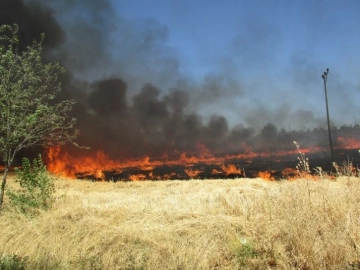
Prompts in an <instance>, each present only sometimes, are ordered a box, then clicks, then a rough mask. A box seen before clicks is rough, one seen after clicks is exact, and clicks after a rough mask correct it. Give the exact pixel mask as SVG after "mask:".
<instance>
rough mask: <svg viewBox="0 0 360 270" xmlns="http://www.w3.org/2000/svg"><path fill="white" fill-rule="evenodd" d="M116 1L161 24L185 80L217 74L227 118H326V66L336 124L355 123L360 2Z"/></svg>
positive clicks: (135, 16)
mask: <svg viewBox="0 0 360 270" xmlns="http://www.w3.org/2000/svg"><path fill="white" fill-rule="evenodd" d="M113 3H114V6H115V7H116V12H117V13H118V15H119V16H120V17H122V18H126V19H127V20H129V21H131V22H140V21H142V22H144V21H148V22H149V23H154V22H156V24H158V25H160V26H162V27H164V32H166V33H165V34H164V39H163V43H165V44H166V47H167V48H168V49H169V50H170V49H171V50H172V51H173V53H174V55H176V58H177V59H178V61H179V63H178V65H179V67H178V70H179V71H180V72H181V73H182V74H184V75H185V76H186V77H187V78H191V79H192V80H193V82H195V83H198V84H202V83H204V81H205V82H206V80H212V79H211V78H212V77H211V76H215V77H216V76H220V77H221V79H222V80H223V81H224V85H225V87H223V88H226V87H227V86H228V85H230V86H229V87H233V89H232V90H231V91H230V90H229V91H227V90H224V89H223V90H222V91H219V93H217V94H219V95H224V96H226V98H224V99H223V101H222V99H221V98H219V99H218V100H217V104H218V105H219V104H220V106H219V111H220V112H223V113H225V114H226V112H225V111H227V110H228V109H230V110H228V113H227V114H228V115H229V117H230V119H236V118H237V117H239V114H241V111H242V109H241V108H243V109H244V111H246V114H247V115H248V114H250V115H248V116H247V117H251V116H254V117H256V114H260V115H263V119H264V120H263V121H265V122H266V121H267V120H271V119H266V118H267V116H266V114H267V111H268V110H270V111H271V112H272V113H274V111H278V113H277V114H274V116H272V117H273V118H275V119H276V118H277V117H278V116H282V117H283V115H284V114H287V113H289V115H290V114H293V115H292V118H296V117H299V118H302V117H305V118H306V117H309V114H306V113H304V116H296V114H297V112H296V110H300V111H307V112H313V114H314V115H312V116H311V115H310V117H314V118H323V117H325V107H324V106H325V105H324V92H323V81H322V79H321V74H322V72H323V71H325V70H326V68H329V69H330V73H329V78H328V89H329V100H330V101H329V102H330V106H331V107H330V109H331V116H332V117H333V119H334V121H335V122H336V123H338V124H340V122H341V124H342V123H346V124H354V121H355V118H356V115H358V114H359V112H360V109H358V104H360V97H359V91H360V80H359V79H360V77H359V74H360V65H359V63H360V53H359V48H360V30H359V26H360V16H359V13H360V1H356V0H348V1H340V0H328V1H325V0H310V1H308V0H302V1H291V0H284V1H282V0H274V1H260V0H254V1H235V0H227V1H215V0H207V1H204V0H198V1H192V0H181V1H170V0H168V1H166V0H152V1H140V0H132V1H115V0H114V1H113ZM151 19H153V20H151ZM229 80H230V82H228V81H229ZM236 88H237V89H236ZM203 94H204V93H203ZM210 103H211V102H210ZM212 108H213V107H211V108H204V109H203V111H204V112H206V111H207V110H211V109H212ZM235 108H238V110H237V111H235V110H234V109H235ZM252 110H253V112H252V113H249V112H251V111H252ZM230 111H231V112H230ZM290 111H291V112H290ZM300 115H301V112H300ZM288 120H289V121H291V119H288ZM304 120H306V119H304ZM308 120H309V121H312V120H316V119H308ZM318 120H319V119H318ZM274 121H275V120H274ZM295 121H297V120H295ZM299 121H300V120H299ZM319 121H320V122H321V121H322V120H319ZM286 122H287V121H283V123H282V124H283V125H285V123H286ZM359 122H360V116H359Z"/></svg>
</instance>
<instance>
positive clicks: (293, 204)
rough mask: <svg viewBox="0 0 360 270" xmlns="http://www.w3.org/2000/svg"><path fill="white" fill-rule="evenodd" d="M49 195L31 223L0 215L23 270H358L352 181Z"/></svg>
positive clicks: (68, 187) (90, 189)
mask: <svg viewBox="0 0 360 270" xmlns="http://www.w3.org/2000/svg"><path fill="white" fill-rule="evenodd" d="M9 185H10V186H12V185H14V183H13V178H11V177H10V178H9ZM56 188H57V191H56V202H55V204H54V206H53V208H52V209H51V210H49V211H47V212H41V213H40V214H39V215H38V216H35V217H33V218H29V217H25V216H24V215H22V214H19V213H14V211H13V210H11V209H7V208H6V207H5V209H4V211H3V213H2V215H1V216H0V228H1V234H0V243H1V246H0V253H2V254H3V255H5V254H16V255H18V256H20V257H26V256H27V257H28V261H29V265H31V267H32V268H33V269H40V268H43V269H360V179H359V178H349V177H343V178H337V179H335V180H318V181H314V180H305V179H303V180H295V181H276V182H275V181H273V182H270V181H264V180H261V179H235V180H190V181H157V182H155V181H142V182H118V183H111V182H96V183H95V182H89V181H80V180H66V179H59V180H57V181H56ZM5 203H6V202H5Z"/></svg>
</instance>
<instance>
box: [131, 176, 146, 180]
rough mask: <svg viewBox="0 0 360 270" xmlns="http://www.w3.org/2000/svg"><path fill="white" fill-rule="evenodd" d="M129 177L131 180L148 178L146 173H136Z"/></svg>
mask: <svg viewBox="0 0 360 270" xmlns="http://www.w3.org/2000/svg"><path fill="white" fill-rule="evenodd" d="M129 179H130V180H131V181H139V180H146V175H145V174H134V175H130V176H129Z"/></svg>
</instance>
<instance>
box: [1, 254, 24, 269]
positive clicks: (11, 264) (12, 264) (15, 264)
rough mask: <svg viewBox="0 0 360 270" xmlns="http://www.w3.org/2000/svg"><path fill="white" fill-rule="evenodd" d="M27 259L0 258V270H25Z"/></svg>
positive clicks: (14, 257) (10, 256) (16, 257)
mask: <svg viewBox="0 0 360 270" xmlns="http://www.w3.org/2000/svg"><path fill="white" fill-rule="evenodd" d="M27 263H28V258H27V257H25V258H22V257H19V256H17V255H6V256H1V257H0V270H25V269H27V267H26V266H27Z"/></svg>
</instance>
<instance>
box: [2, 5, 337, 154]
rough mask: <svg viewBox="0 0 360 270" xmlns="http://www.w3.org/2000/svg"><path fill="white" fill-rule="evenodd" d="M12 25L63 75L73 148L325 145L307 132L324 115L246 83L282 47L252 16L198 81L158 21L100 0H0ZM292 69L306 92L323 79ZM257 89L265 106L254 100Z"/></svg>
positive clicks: (219, 149)
mask: <svg viewBox="0 0 360 270" xmlns="http://www.w3.org/2000/svg"><path fill="white" fill-rule="evenodd" d="M254 20H255V21H254ZM13 23H17V24H18V25H19V28H20V41H21V46H20V48H21V49H23V48H25V46H26V45H28V44H30V43H31V41H32V40H33V39H37V40H38V39H39V38H40V34H41V33H45V41H44V43H43V45H44V49H45V50H44V57H45V59H46V60H57V61H59V62H60V63H61V64H62V65H64V66H65V67H66V69H67V71H68V73H67V75H66V76H65V77H64V78H63V89H64V92H63V93H62V96H61V98H72V99H75V100H76V101H77V105H76V107H75V109H74V112H73V114H74V116H76V117H77V118H78V127H79V129H80V132H81V134H80V137H79V142H80V144H83V145H87V146H90V147H91V148H92V149H95V150H96V149H101V150H104V151H105V152H106V153H107V154H108V155H109V156H110V157H111V158H115V159H121V158H130V157H138V156H143V155H150V156H154V157H163V158H167V157H169V155H178V154H179V153H181V152H183V151H186V152H189V153H199V152H202V153H203V152H204V149H207V150H210V151H211V152H212V153H214V154H217V153H218V154H224V153H236V152H239V151H240V152H241V151H242V152H244V151H247V149H248V147H249V146H251V147H252V148H253V149H254V150H259V151H260V150H267V151H269V150H270V151H271V150H276V149H277V150H281V149H282V148H284V144H286V147H289V148H293V145H292V141H293V140H297V141H299V140H300V141H301V139H303V140H304V141H306V143H307V145H310V144H314V145H321V144H325V145H326V139H324V137H325V138H326V132H324V130H322V129H319V130H318V131H309V130H310V129H313V128H315V127H320V128H321V127H325V123H326V121H325V119H324V116H323V115H322V116H317V115H315V114H314V113H313V112H312V111H311V110H307V109H306V108H300V109H298V110H293V109H292V104H291V103H289V101H290V98H288V97H287V94H286V93H284V92H281V91H280V92H279V91H273V89H274V88H275V87H276V84H274V82H273V81H272V80H271V79H269V78H268V77H262V74H261V73H259V78H258V81H256V82H251V83H249V82H248V81H246V80H245V79H244V78H245V77H246V75H247V73H246V72H245V71H246V69H247V68H251V69H254V68H255V69H256V67H258V66H261V65H266V66H270V65H271V62H272V61H273V60H274V57H275V56H274V55H271V54H269V50H270V52H271V48H273V47H277V46H280V45H279V44H278V40H281V36H280V34H279V33H278V32H277V30H276V27H274V28H273V27H270V28H268V27H266V25H267V24H268V22H262V21H261V20H257V19H256V17H255V19H253V20H250V21H249V22H248V24H246V25H245V26H244V28H243V31H242V32H239V33H238V35H236V36H235V37H234V40H233V41H232V42H230V44H229V47H228V54H225V55H220V56H219V59H218V61H219V63H218V66H219V69H218V70H214V71H213V72H212V73H209V74H207V75H206V76H205V77H204V79H203V80H202V81H201V80H200V81H199V80H194V79H192V77H191V75H189V74H187V72H186V71H185V70H184V69H183V68H182V61H183V60H182V58H181V55H180V53H179V52H178V51H177V49H176V48H172V47H171V46H169V45H167V40H168V36H169V29H168V28H167V27H166V26H165V25H162V24H161V23H159V22H158V21H156V20H155V19H144V20H143V21H137V22H133V21H129V20H127V19H125V18H122V17H120V16H119V15H117V14H116V13H115V12H114V11H113V7H112V5H111V3H110V2H109V1H108V0H101V1H95V0H94V1H89V0H81V1H72V0H59V1H45V0H43V1H35V0H0V24H13ZM259 41H261V43H259ZM254 44H256V46H254ZM260 44H265V46H269V48H270V49H265V48H264V47H263V46H261V45H260ZM239 62H241V63H242V64H241V65H239V64H238V63H239ZM293 65H294V66H291V67H289V74H290V76H291V77H293V81H294V84H295V85H303V86H304V89H305V90H306V91H307V89H310V88H311V87H313V86H314V85H315V83H314V82H315V81H320V82H321V80H320V79H319V78H320V77H319V76H320V75H319V76H318V73H317V71H318V70H317V68H316V67H315V66H314V64H313V63H312V62H311V61H310V60H309V59H307V58H301V57H299V58H297V57H295V58H294V59H293ZM321 67H324V66H321ZM266 71H267V69H266V68H264V69H261V70H259V72H266ZM318 77H319V78H318ZM242 79H244V81H242ZM260 82H261V83H260ZM288 87H291V86H290V85H288ZM339 88H341V86H339ZM259 89H260V90H261V91H262V93H263V95H265V96H268V98H267V99H266V97H265V99H266V100H268V102H267V103H264V101H261V100H263V99H261V100H259V99H258V96H257V94H258V93H259V91H260V90H259ZM284 97H285V98H284ZM284 100H285V101H286V102H284ZM298 101H299V100H298ZM304 102H305V100H304ZM74 151H83V150H74Z"/></svg>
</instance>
